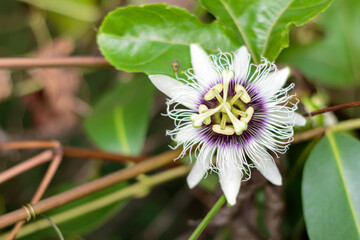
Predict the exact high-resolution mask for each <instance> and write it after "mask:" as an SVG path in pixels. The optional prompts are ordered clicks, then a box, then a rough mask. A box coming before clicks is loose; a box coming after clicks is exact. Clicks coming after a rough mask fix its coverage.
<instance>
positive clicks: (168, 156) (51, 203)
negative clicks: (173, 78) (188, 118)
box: [0, 149, 182, 229]
mask: <svg viewBox="0 0 360 240" xmlns="http://www.w3.org/2000/svg"><path fill="white" fill-rule="evenodd" d="M181 151H182V150H181V149H178V150H172V151H168V152H165V153H163V154H161V155H158V156H155V157H152V158H150V159H148V160H145V161H142V162H140V163H138V164H136V165H134V166H133V167H131V168H127V169H122V170H119V171H117V172H114V173H112V174H109V175H107V176H105V177H102V178H99V179H97V180H94V181H92V182H89V183H86V184H83V185H81V186H78V187H76V188H73V189H71V190H68V191H66V192H63V193H60V194H57V195H55V196H52V197H49V198H47V199H45V200H42V201H40V202H38V203H36V204H34V205H33V209H34V210H35V212H36V214H42V213H44V212H46V211H49V210H51V209H54V208H57V207H59V206H62V205H64V204H67V203H69V202H72V201H75V200H77V199H79V198H82V197H84V196H87V195H89V194H92V193H94V192H97V191H100V190H102V189H104V188H107V187H110V186H112V185H114V184H117V183H119V182H122V181H125V180H128V179H130V178H133V177H135V176H137V175H139V174H141V173H145V172H148V171H151V170H154V169H156V168H159V167H161V166H164V165H166V164H168V163H170V162H171V161H172V160H173V159H174V158H176V157H177V156H178V155H179V154H180V153H181ZM26 217H27V213H26V211H25V209H23V208H20V209H18V210H15V211H13V212H10V213H7V214H5V215H2V216H0V229H1V228H4V227H7V226H10V225H12V224H14V223H16V222H18V221H22V220H25V219H26Z"/></svg>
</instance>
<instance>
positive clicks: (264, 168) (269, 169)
mask: <svg viewBox="0 0 360 240" xmlns="http://www.w3.org/2000/svg"><path fill="white" fill-rule="evenodd" d="M249 147H251V151H248V154H249V157H250V158H251V160H252V161H253V163H254V165H255V167H256V168H257V169H258V170H259V171H260V172H261V174H262V175H263V176H264V177H265V178H266V179H267V180H269V181H270V182H271V183H272V184H275V185H278V186H280V185H282V177H281V174H280V172H279V169H278V168H277V166H276V164H275V162H274V159H273V158H272V156H271V155H270V154H269V153H268V152H267V151H266V150H265V149H264V148H263V147H261V146H260V145H259V144H257V143H255V142H252V143H251V146H249Z"/></svg>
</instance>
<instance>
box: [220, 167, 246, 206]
mask: <svg viewBox="0 0 360 240" xmlns="http://www.w3.org/2000/svg"><path fill="white" fill-rule="evenodd" d="M219 177H220V185H221V189H222V190H223V192H224V194H225V197H226V200H227V202H228V203H229V205H231V206H233V205H235V203H236V198H237V195H238V194H239V191H240V185H241V178H242V173H241V171H240V170H239V169H237V168H225V169H219Z"/></svg>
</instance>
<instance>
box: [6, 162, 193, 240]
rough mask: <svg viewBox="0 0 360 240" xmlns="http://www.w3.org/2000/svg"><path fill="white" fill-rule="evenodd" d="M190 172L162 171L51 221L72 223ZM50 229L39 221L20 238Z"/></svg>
mask: <svg viewBox="0 0 360 240" xmlns="http://www.w3.org/2000/svg"><path fill="white" fill-rule="evenodd" d="M189 170H190V168H189V167H188V166H180V167H176V168H172V169H169V170H165V171H162V172H160V173H156V174H154V175H150V176H147V178H146V181H142V180H140V181H138V182H137V183H134V184H132V185H130V186H126V187H125V188H122V189H119V190H116V191H115V192H112V193H109V194H106V195H104V196H101V197H99V198H97V199H94V200H91V201H89V202H87V203H84V204H81V205H79V206H76V207H74V208H71V209H68V210H65V211H62V212H60V213H56V214H55V215H52V216H50V217H51V220H52V221H53V222H54V223H56V224H57V225H59V224H62V223H64V222H67V221H70V220H71V219H75V218H77V217H80V216H84V215H85V214H89V213H90V212H94V211H96V210H99V209H101V208H103V207H106V206H109V205H111V204H115V203H119V202H120V201H121V200H124V199H127V198H130V197H142V196H144V197H145V196H146V193H148V191H150V190H151V189H152V188H153V187H155V186H157V185H159V184H162V183H164V182H168V181H171V180H173V179H176V178H179V177H181V176H184V175H185V174H187V173H188V172H189ZM48 227H50V226H49V223H48V222H47V221H46V220H44V219H42V220H38V221H36V222H31V223H29V224H27V225H26V226H24V227H23V228H22V229H21V230H20V232H19V234H18V237H19V238H22V237H26V236H28V235H29V234H32V233H34V232H36V231H40V230H43V229H46V228H48ZM7 234H8V233H4V234H3V235H0V240H4V238H5V236H6V235H7Z"/></svg>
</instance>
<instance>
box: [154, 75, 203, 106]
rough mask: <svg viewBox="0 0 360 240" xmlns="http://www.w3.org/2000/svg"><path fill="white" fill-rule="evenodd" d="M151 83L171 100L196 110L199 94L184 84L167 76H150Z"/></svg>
mask: <svg viewBox="0 0 360 240" xmlns="http://www.w3.org/2000/svg"><path fill="white" fill-rule="evenodd" d="M149 78H150V80H151V82H152V83H153V84H154V85H155V87H156V88H157V89H159V90H160V91H161V92H163V93H164V94H165V95H167V96H168V97H169V98H171V99H174V100H175V101H177V102H179V103H181V104H182V105H184V106H185V107H188V108H190V109H196V106H195V102H196V99H197V98H196V97H197V96H198V94H197V92H196V91H195V90H194V89H193V88H191V87H189V86H187V85H185V84H184V83H182V82H180V81H178V80H176V79H174V78H171V77H169V76H165V75H149Z"/></svg>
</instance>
